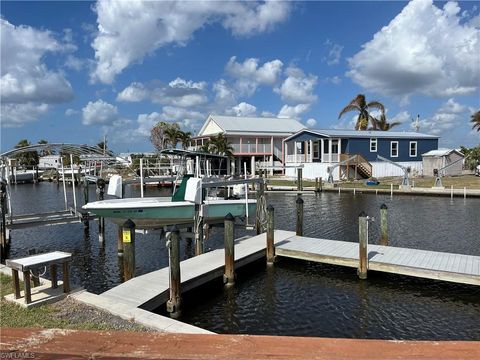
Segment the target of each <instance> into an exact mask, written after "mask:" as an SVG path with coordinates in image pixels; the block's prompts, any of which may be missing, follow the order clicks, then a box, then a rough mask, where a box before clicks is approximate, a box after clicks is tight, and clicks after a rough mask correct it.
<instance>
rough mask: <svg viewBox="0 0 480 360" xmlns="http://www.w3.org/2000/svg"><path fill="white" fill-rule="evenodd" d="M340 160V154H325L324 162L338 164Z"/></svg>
mask: <svg viewBox="0 0 480 360" xmlns="http://www.w3.org/2000/svg"><path fill="white" fill-rule="evenodd" d="M338 160H339V154H323V157H322V162H328V163H330V162H332V163H336V162H338Z"/></svg>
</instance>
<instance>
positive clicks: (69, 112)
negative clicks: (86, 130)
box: [65, 109, 79, 116]
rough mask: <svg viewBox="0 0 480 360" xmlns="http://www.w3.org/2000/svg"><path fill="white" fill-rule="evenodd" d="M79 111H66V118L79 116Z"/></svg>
mask: <svg viewBox="0 0 480 360" xmlns="http://www.w3.org/2000/svg"><path fill="white" fill-rule="evenodd" d="M78 112H79V111H78V110H75V109H67V110H65V116H73V115H77V114H78Z"/></svg>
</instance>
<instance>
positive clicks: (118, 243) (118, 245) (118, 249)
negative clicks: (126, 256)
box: [117, 226, 123, 256]
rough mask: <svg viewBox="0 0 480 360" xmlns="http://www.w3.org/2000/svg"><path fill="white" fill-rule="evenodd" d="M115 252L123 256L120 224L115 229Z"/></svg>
mask: <svg viewBox="0 0 480 360" xmlns="http://www.w3.org/2000/svg"><path fill="white" fill-rule="evenodd" d="M117 254H118V256H123V231H122V228H121V227H120V226H119V227H118V229H117Z"/></svg>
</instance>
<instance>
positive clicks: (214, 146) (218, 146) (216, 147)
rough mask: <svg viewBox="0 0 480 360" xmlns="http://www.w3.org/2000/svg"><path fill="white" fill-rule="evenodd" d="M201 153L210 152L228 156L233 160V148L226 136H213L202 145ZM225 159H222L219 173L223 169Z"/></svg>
mask: <svg viewBox="0 0 480 360" xmlns="http://www.w3.org/2000/svg"><path fill="white" fill-rule="evenodd" d="M200 150H201V151H204V152H208V153H210V154H217V155H223V156H226V157H227V158H228V159H232V158H233V151H234V149H233V147H232V145H231V144H230V143H229V141H228V139H227V138H226V137H225V135H224V134H218V135H217V136H212V137H210V139H209V140H208V141H207V142H206V143H204V144H203V145H202V147H201V148H200ZM222 163H223V158H220V160H219V164H218V171H219V174H220V171H221V169H222Z"/></svg>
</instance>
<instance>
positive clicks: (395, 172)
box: [284, 129, 438, 180]
mask: <svg viewBox="0 0 480 360" xmlns="http://www.w3.org/2000/svg"><path fill="white" fill-rule="evenodd" d="M437 148H438V136H433V135H427V134H420V133H416V132H399V131H357V130H333V129H328V130H310V129H303V130H300V131H299V132H297V133H295V134H293V135H291V136H290V137H288V138H286V139H285V141H284V149H285V151H284V152H285V164H286V165H299V164H303V165H304V169H303V176H304V177H305V178H315V177H322V178H324V179H325V178H326V177H327V174H328V171H327V168H328V167H330V169H332V168H333V176H334V179H335V180H339V179H347V178H348V179H350V178H357V179H360V178H368V177H371V176H374V177H384V176H399V175H402V174H403V170H402V169H401V168H399V167H396V166H394V165H392V164H391V163H389V162H385V161H382V160H379V159H378V158H377V156H378V155H380V156H382V157H384V158H386V159H388V160H390V161H393V162H395V163H396V164H398V165H401V166H404V167H410V169H411V171H412V172H414V173H415V172H416V173H421V171H422V156H421V154H423V153H425V152H427V151H430V150H435V149H437ZM353 156H355V158H354V159H352V157H353ZM347 159H351V160H350V161H348V163H343V164H341V165H339V163H341V162H344V161H347ZM337 165H338V166H337ZM286 175H288V176H295V170H294V169H293V168H287V170H286Z"/></svg>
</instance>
